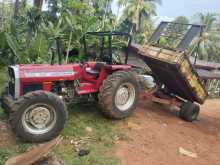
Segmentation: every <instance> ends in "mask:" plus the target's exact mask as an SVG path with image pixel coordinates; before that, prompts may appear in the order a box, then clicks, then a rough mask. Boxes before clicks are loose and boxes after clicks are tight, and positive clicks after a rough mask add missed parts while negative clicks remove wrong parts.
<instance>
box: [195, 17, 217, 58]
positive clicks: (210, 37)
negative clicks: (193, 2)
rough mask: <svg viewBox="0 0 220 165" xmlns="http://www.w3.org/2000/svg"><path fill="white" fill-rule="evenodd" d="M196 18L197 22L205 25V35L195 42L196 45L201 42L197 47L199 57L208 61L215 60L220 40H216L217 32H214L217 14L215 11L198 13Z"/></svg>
mask: <svg viewBox="0 0 220 165" xmlns="http://www.w3.org/2000/svg"><path fill="white" fill-rule="evenodd" d="M195 18H196V21H195V23H197V24H201V25H204V26H205V28H204V32H203V35H202V36H201V37H200V38H198V39H197V40H195V42H194V43H193V44H194V45H195V44H198V43H199V47H198V49H197V53H198V55H199V58H200V59H202V60H206V61H210V60H214V59H213V58H215V57H214V54H215V52H216V51H217V50H215V48H216V47H215V45H216V43H218V42H220V41H218V42H216V39H217V38H216V34H215V33H213V32H212V30H213V28H214V26H215V23H216V20H217V19H216V15H215V14H213V13H207V14H203V13H198V14H196V15H195ZM194 47H195V46H194Z"/></svg>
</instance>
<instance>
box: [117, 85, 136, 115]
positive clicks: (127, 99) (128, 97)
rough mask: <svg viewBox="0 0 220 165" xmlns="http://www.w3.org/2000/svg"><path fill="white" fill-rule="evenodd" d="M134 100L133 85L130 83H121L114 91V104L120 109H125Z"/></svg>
mask: <svg viewBox="0 0 220 165" xmlns="http://www.w3.org/2000/svg"><path fill="white" fill-rule="evenodd" d="M134 101H135V87H134V86H133V84H131V83H124V84H121V85H120V86H119V88H118V90H117V91H116V95H115V105H116V107H117V108H118V109H119V110H120V111H127V110H128V109H129V108H130V107H131V106H132V105H133V104H134Z"/></svg>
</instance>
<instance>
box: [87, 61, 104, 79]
mask: <svg viewBox="0 0 220 165" xmlns="http://www.w3.org/2000/svg"><path fill="white" fill-rule="evenodd" d="M104 65H105V63H101V62H97V63H96V64H95V66H94V67H88V68H86V73H88V74H90V75H93V76H96V77H98V76H99V73H100V71H101V69H102V68H103V66H104Z"/></svg>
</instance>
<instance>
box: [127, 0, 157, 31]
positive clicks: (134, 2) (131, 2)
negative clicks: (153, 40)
mask: <svg viewBox="0 0 220 165" xmlns="http://www.w3.org/2000/svg"><path fill="white" fill-rule="evenodd" d="M156 4H161V0H128V2H127V5H126V7H125V10H124V14H123V20H126V19H127V20H129V22H130V23H131V24H132V26H131V27H130V33H131V34H132V33H133V32H134V31H137V30H139V28H140V26H141V24H142V23H143V22H144V21H143V20H144V19H145V18H146V17H150V16H154V15H156Z"/></svg>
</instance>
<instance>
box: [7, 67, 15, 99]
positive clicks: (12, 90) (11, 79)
mask: <svg viewBox="0 0 220 165" xmlns="http://www.w3.org/2000/svg"><path fill="white" fill-rule="evenodd" d="M8 74H9V83H8V89H9V94H10V95H11V96H13V97H15V73H14V70H13V69H12V68H9V69H8Z"/></svg>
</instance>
